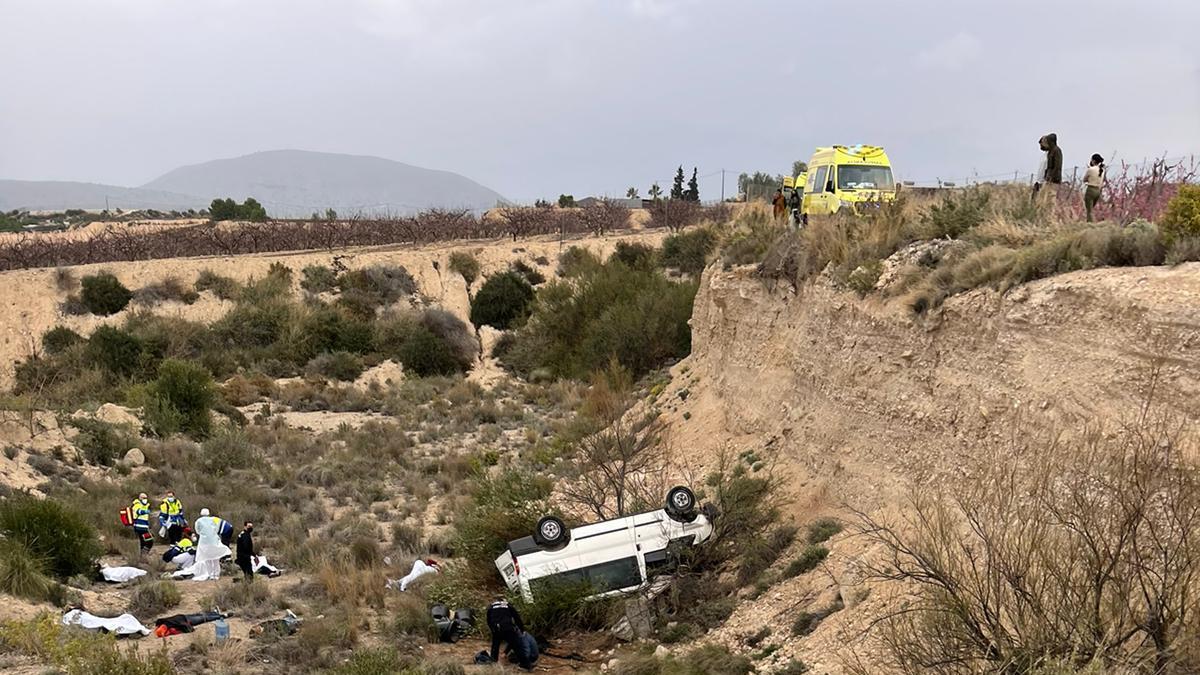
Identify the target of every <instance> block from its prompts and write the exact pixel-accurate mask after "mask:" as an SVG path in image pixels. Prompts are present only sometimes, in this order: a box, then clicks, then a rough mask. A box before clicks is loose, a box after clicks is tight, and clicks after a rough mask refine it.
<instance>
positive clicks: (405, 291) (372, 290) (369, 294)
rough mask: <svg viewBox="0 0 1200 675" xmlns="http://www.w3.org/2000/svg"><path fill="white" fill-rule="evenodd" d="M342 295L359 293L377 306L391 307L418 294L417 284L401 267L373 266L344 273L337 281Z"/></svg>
mask: <svg viewBox="0 0 1200 675" xmlns="http://www.w3.org/2000/svg"><path fill="white" fill-rule="evenodd" d="M337 285H338V288H340V289H341V291H342V293H347V292H351V291H357V292H359V293H361V294H363V296H365V297H366V298H369V299H370V301H371V302H373V303H374V304H375V305H376V306H383V305H390V304H392V303H393V302H396V301H397V300H399V299H400V298H402V297H405V296H409V295H413V294H414V293H416V292H417V282H416V280H414V279H413V277H412V275H411V274H409V273H408V270H406V269H404V268H403V267H401V266H399V265H372V266H370V267H365V268H363V269H357V270H350V271H348V272H343V273H342V275H341V276H339V277H338V279H337Z"/></svg>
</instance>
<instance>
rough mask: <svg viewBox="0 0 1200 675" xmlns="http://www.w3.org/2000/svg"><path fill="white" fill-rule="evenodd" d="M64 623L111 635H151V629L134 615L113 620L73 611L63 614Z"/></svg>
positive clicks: (78, 610) (80, 610)
mask: <svg viewBox="0 0 1200 675" xmlns="http://www.w3.org/2000/svg"><path fill="white" fill-rule="evenodd" d="M62 622H63V625H64V626H71V625H75V626H80V627H82V628H86V629H88V630H100V629H101V628H103V629H104V630H107V631H108V632H110V633H115V634H117V635H134V634H141V635H149V634H150V629H149V628H146V627H145V626H143V625H142V623H141V622H140V621H138V620H137V618H136V617H134V616H133V615H132V614H122V615H121V616H118V617H114V618H111V619H108V618H105V617H102V616H96V615H95V614H88V613H87V612H85V611H83V610H82V609H73V610H71V611H69V612H67V613H66V614H63V618H62Z"/></svg>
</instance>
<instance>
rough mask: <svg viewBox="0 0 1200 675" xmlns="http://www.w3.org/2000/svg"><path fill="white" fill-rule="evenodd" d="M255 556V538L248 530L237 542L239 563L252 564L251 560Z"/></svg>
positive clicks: (240, 535)
mask: <svg viewBox="0 0 1200 675" xmlns="http://www.w3.org/2000/svg"><path fill="white" fill-rule="evenodd" d="M253 556H254V538H253V537H252V536H250V533H249V532H247V531H246V530H242V533H241V534H239V535H238V540H237V556H236V558H235V559H236V560H237V562H246V563H248V562H250V558H251V557H253Z"/></svg>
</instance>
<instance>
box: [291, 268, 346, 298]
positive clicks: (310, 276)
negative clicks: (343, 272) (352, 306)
mask: <svg viewBox="0 0 1200 675" xmlns="http://www.w3.org/2000/svg"><path fill="white" fill-rule="evenodd" d="M300 274H301V275H302V276H303V278H302V279H301V280H300V288H303V289H304V290H306V291H308V292H309V293H328V292H330V291H332V290H333V289H335V288H337V274H336V273H334V271H333V270H331V269H329V268H328V267H326V266H324V265H309V266H307V267H305V268H304V269H302V270H300Z"/></svg>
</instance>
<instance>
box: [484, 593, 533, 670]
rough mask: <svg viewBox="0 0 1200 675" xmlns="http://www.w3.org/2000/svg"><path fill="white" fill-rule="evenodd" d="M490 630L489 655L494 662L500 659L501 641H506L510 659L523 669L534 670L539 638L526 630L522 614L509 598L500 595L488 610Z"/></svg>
mask: <svg viewBox="0 0 1200 675" xmlns="http://www.w3.org/2000/svg"><path fill="white" fill-rule="evenodd" d="M487 623H488V630H489V631H491V633H492V651H491V654H490V655H489V656H490V657H491V659H492V662H493V663H495V662H498V661H499V659H500V643H501V642H503V643H505V645H506V647H507V649H506V650H505V651H507V652H509V653H510V657H509V658H510V659H511V660H512V661H513V662H514V663H516V664H517V665H518V666H520V668H521V669H522V670H533V664H535V663H537V660H538V650H537V640H535V639H534V638H533V636H532V635H530V634H529V633H527V632H525V624H524V623H522V622H521V615H520V614H518V613H517V610H516V608H515V607H513V606H512V605H510V604H508V600H505V599H504V598H502V597H498V598H496V599H495V601H493V602H492V604H491V605H489V606H488V611H487Z"/></svg>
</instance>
